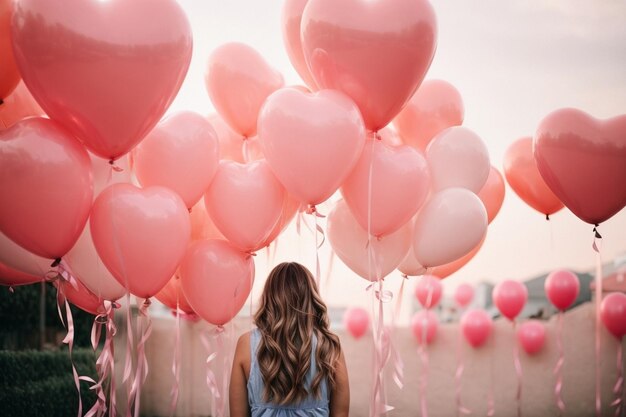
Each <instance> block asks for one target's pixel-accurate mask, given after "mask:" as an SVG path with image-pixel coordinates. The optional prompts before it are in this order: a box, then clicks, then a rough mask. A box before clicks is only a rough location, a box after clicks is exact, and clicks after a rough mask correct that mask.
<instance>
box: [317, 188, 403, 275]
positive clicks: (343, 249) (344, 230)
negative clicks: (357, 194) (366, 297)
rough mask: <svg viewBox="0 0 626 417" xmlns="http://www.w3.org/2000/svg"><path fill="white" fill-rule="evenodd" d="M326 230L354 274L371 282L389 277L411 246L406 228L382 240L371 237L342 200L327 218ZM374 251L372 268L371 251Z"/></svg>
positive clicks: (336, 251) (338, 252)
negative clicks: (369, 255)
mask: <svg viewBox="0 0 626 417" xmlns="http://www.w3.org/2000/svg"><path fill="white" fill-rule="evenodd" d="M326 230H327V233H328V240H329V241H330V244H331V246H332V247H333V250H334V251H335V253H336V254H337V256H339V259H341V260H342V261H343V263H345V264H346V265H347V266H348V267H349V268H350V269H351V270H353V271H354V272H355V273H357V274H358V275H360V276H361V277H362V278H365V279H367V280H369V281H376V280H377V278H378V277H380V278H384V277H386V276H387V275H389V274H390V273H391V272H392V271H393V270H394V269H395V268H396V267H397V266H398V265H399V264H400V262H401V261H402V259H403V258H404V257H405V256H406V254H407V252H408V251H409V248H410V246H411V229H410V226H405V227H403V228H401V229H400V230H398V231H396V232H395V233H392V234H390V235H388V236H385V237H383V238H382V239H377V238H372V239H371V242H370V246H371V248H368V235H367V231H365V230H364V229H363V228H362V227H361V226H360V225H359V223H358V222H357V221H356V219H355V218H354V217H353V216H352V213H350V209H349V208H348V206H347V204H346V203H345V201H343V200H340V201H338V202H337V204H336V205H335V207H333V209H332V210H331V212H330V213H329V214H328V221H327V226H326ZM370 250H371V253H372V262H371V268H370V264H369V262H368V259H369V258H368V251H370Z"/></svg>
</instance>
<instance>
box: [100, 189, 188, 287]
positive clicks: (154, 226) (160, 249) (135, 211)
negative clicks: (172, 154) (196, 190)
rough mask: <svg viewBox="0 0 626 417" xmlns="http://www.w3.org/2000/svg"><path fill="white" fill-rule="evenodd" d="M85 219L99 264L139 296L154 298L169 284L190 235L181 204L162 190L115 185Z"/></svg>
mask: <svg viewBox="0 0 626 417" xmlns="http://www.w3.org/2000/svg"><path fill="white" fill-rule="evenodd" d="M89 221H90V226H91V235H92V238H93V243H94V245H95V247H96V250H97V252H98V255H99V256H100V258H101V259H102V262H104V265H105V266H106V267H107V268H108V270H109V271H110V272H111V274H112V275H113V276H114V277H115V279H117V281H118V282H119V283H120V284H122V286H124V288H128V289H129V290H130V293H131V294H133V295H135V296H137V297H140V298H149V297H152V296H153V295H155V294H156V293H157V292H159V290H160V289H161V288H163V287H164V286H165V284H167V282H168V281H169V279H170V278H171V277H172V275H174V272H176V268H177V267H178V264H179V263H180V261H181V259H182V258H183V255H184V254H185V250H186V248H187V245H188V243H189V241H190V236H191V226H190V224H189V213H188V210H187V208H186V207H185V203H183V201H182V200H181V198H180V197H179V196H178V194H176V193H174V192H173V191H170V190H169V189H167V188H163V187H148V188H145V189H140V188H137V187H134V186H132V185H130V184H114V185H112V186H110V187H108V188H107V189H105V190H104V191H103V192H102V193H101V194H100V195H99V196H98V198H97V199H96V201H95V202H94V205H93V209H92V211H91V218H90V219H89Z"/></svg>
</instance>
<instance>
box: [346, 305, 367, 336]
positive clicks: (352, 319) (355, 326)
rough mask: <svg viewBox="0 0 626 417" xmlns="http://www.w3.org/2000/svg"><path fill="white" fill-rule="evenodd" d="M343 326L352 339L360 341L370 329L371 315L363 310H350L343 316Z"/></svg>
mask: <svg viewBox="0 0 626 417" xmlns="http://www.w3.org/2000/svg"><path fill="white" fill-rule="evenodd" d="M343 325H344V327H345V328H346V330H348V332H349V333H350V334H351V335H352V337H354V338H355V339H360V338H361V337H363V335H364V334H365V333H367V330H368V329H369V327H370V315H369V314H368V313H367V311H365V309H363V308H360V307H352V308H349V309H347V310H346V312H345V314H344V315H343Z"/></svg>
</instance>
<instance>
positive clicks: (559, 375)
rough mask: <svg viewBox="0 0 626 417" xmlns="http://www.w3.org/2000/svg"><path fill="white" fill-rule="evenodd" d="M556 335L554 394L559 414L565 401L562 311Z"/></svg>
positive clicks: (561, 413) (563, 409)
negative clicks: (556, 354)
mask: <svg viewBox="0 0 626 417" xmlns="http://www.w3.org/2000/svg"><path fill="white" fill-rule="evenodd" d="M556 329H557V335H556V344H557V349H558V351H559V360H558V361H557V362H556V366H555V367H554V376H555V377H556V384H555V386H554V396H555V397H556V405H557V407H558V409H559V415H563V413H565V403H564V402H563V396H562V390H563V364H564V363H565V354H564V351H563V311H559V317H558V322H557V328H556Z"/></svg>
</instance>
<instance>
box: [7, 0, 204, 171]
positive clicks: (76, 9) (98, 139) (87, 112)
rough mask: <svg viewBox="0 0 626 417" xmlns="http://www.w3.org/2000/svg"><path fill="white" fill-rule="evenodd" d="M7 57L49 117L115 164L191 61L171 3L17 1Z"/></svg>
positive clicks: (184, 23) (183, 25) (150, 123)
mask: <svg viewBox="0 0 626 417" xmlns="http://www.w3.org/2000/svg"><path fill="white" fill-rule="evenodd" d="M13 48H14V50H15V58H16V61H17V64H18V67H19V70H20V72H21V74H22V77H23V79H24V81H25V82H26V85H27V86H28V89H29V90H30V91H31V92H32V94H33V96H34V97H35V99H37V101H38V102H39V104H41V107H43V109H44V110H45V111H46V113H47V114H48V115H49V116H50V118H52V119H54V120H56V121H58V122H60V123H61V124H63V125H64V126H65V127H67V128H68V129H70V131H71V132H72V133H74V134H75V135H76V136H77V137H78V138H79V139H80V140H81V141H83V143H85V145H86V146H87V147H88V148H89V149H90V150H91V151H92V152H93V153H95V154H97V155H99V156H101V157H103V158H107V159H109V158H110V159H116V158H118V157H120V156H122V155H124V154H125V153H127V152H128V151H130V150H131V149H132V148H133V147H134V146H135V145H136V144H137V143H139V142H140V141H141V139H143V137H144V136H145V135H146V134H147V133H148V132H149V131H150V130H151V129H152V128H153V127H154V125H155V124H156V123H157V122H158V121H159V119H160V118H161V116H162V115H163V113H164V112H165V110H166V109H167V108H168V107H169V105H170V103H171V102H172V101H173V100H174V97H175V96H176V93H177V92H178V89H179V88H180V86H181V84H182V82H183V79H184V78H185V74H186V73H187V68H188V67H189V62H190V60H191V50H192V37H191V27H190V26H189V22H188V20H187V17H186V16H185V14H184V12H183V11H182V9H181V8H180V6H179V5H178V4H177V3H176V1H174V0H133V1H126V0H107V1H98V0H23V1H20V2H16V10H15V15H14V17H13Z"/></svg>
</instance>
